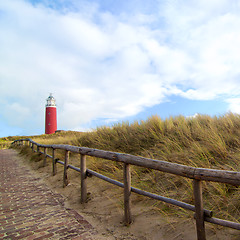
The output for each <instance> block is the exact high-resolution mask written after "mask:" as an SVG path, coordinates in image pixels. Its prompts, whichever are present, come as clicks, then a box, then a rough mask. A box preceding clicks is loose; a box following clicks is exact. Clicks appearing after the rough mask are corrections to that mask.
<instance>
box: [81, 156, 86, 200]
mask: <svg viewBox="0 0 240 240" xmlns="http://www.w3.org/2000/svg"><path fill="white" fill-rule="evenodd" d="M80 170H81V203H85V202H86V201H87V164H86V155H84V154H81V155H80Z"/></svg>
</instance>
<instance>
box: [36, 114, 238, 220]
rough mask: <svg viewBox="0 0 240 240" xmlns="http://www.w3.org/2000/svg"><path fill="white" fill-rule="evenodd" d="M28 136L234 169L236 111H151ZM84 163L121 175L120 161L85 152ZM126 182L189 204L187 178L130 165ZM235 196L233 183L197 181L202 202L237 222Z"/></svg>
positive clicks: (163, 208)
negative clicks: (163, 114)
mask: <svg viewBox="0 0 240 240" xmlns="http://www.w3.org/2000/svg"><path fill="white" fill-rule="evenodd" d="M32 139H33V140H34V141H36V142H39V143H43V144H53V143H54V144H71V145H77V146H84V147H90V148H96V149H104V150H109V151H114V152H123V153H128V154H133V155H139V156H144V157H148V158H153V159H158V160H165V161H169V162H175V163H179V164H184V165H188V166H193V167H202V168H212V169H223V170H233V171H240V115H237V114H232V113H228V114H225V115H223V116H220V117H210V116H208V115H197V116H196V117H189V118H186V117H184V116H177V117H170V118H168V119H165V120H162V119H161V118H160V117H158V116H152V117H151V118H149V119H148V120H147V121H141V122H137V121H136V122H134V123H128V122H123V123H118V124H115V125H113V126H112V127H106V126H103V127H99V128H97V129H96V130H94V131H92V132H87V133H77V132H63V133H56V134H53V135H40V136H35V137H33V138H32ZM59 157H61V156H59ZM87 164H88V168H90V169H93V170H95V171H98V172H100V173H103V174H105V175H107V176H110V177H112V178H114V179H117V180H120V181H122V165H121V164H120V163H116V162H113V161H108V160H102V159H97V158H88V162H87ZM132 185H133V186H134V187H138V188H140V189H143V190H147V191H149V192H153V193H156V194H159V195H163V196H166V197H170V198H174V199H177V200H180V201H184V202H187V203H191V204H193V187H192V180H191V179H187V178H183V177H179V176H175V175H172V174H167V173H162V172H159V171H155V170H151V169H145V168H141V167H136V166H132ZM239 196H240V190H239V187H238V186H231V185H227V184H221V183H213V182H203V198H204V207H205V208H206V209H209V210H213V212H214V215H215V216H216V217H220V218H223V219H228V220H232V221H237V222H240V198H239ZM149 203H150V204H152V206H153V207H154V208H155V209H157V210H158V211H160V212H162V213H164V214H177V215H185V216H190V215H189V214H191V215H192V213H189V212H188V211H185V210H181V209H179V208H176V207H172V206H169V205H167V204H163V203H161V202H159V201H149Z"/></svg>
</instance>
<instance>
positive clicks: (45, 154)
mask: <svg viewBox="0 0 240 240" xmlns="http://www.w3.org/2000/svg"><path fill="white" fill-rule="evenodd" d="M46 163H47V148H46V147H44V159H43V166H44V167H45V166H46Z"/></svg>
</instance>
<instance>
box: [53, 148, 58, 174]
mask: <svg viewBox="0 0 240 240" xmlns="http://www.w3.org/2000/svg"><path fill="white" fill-rule="evenodd" d="M52 173H53V176H55V175H56V174H57V165H56V161H55V149H54V148H52Z"/></svg>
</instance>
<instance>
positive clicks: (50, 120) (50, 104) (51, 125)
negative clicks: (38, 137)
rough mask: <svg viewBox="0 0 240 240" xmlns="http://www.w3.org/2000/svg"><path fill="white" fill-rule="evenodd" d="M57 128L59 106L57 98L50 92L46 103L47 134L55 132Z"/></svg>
mask: <svg viewBox="0 0 240 240" xmlns="http://www.w3.org/2000/svg"><path fill="white" fill-rule="evenodd" d="M56 130H57V108H56V100H55V99H54V97H53V96H52V93H50V96H49V97H48V98H47V104H46V119H45V134H52V133H55V131H56Z"/></svg>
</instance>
